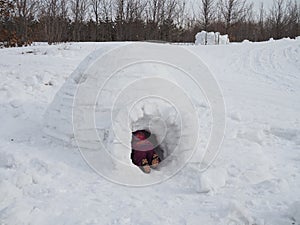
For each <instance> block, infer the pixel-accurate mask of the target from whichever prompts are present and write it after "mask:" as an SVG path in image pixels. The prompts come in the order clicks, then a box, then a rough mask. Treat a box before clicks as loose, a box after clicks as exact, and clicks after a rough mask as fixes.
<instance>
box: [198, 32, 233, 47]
mask: <svg viewBox="0 0 300 225" xmlns="http://www.w3.org/2000/svg"><path fill="white" fill-rule="evenodd" d="M195 44H196V45H226V44H229V38H228V35H227V34H226V35H221V34H220V33H219V32H206V31H201V32H199V33H197V34H196V36H195Z"/></svg>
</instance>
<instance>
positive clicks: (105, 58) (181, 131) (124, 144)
mask: <svg viewBox="0 0 300 225" xmlns="http://www.w3.org/2000/svg"><path fill="white" fill-rule="evenodd" d="M99 46H100V47H99V49H98V50H96V51H95V52H93V53H91V54H90V55H89V56H87V57H86V58H85V59H84V60H83V62H82V63H81V64H80V65H79V66H78V68H77V69H76V70H75V71H74V72H73V74H71V75H70V77H69V78H68V79H67V80H66V82H65V84H64V85H63V86H62V87H61V89H60V90H59V91H58V93H57V94H56V96H55V98H54V100H53V102H52V103H51V105H50V106H49V108H48V109H47V112H46V114H45V126H44V127H45V128H44V131H45V132H46V133H47V134H49V135H50V136H52V137H55V138H57V139H60V140H63V141H64V142H66V143H68V144H70V145H74V146H78V148H79V150H80V152H81V154H82V156H83V158H84V159H85V161H86V162H87V163H88V164H89V166H90V167H91V168H92V169H94V170H95V171H96V172H97V173H99V174H100V175H102V176H103V177H105V178H107V179H109V180H111V181H113V182H116V183H120V184H125V185H133V186H143V185H149V184H153V183H158V182H161V181H163V180H166V179H168V178H169V177H171V176H172V175H174V174H176V172H178V171H179V170H180V169H181V168H183V167H184V166H185V164H186V163H187V162H188V161H189V160H191V159H192V158H193V159H194V160H195V161H196V162H200V161H201V162H202V163H203V165H207V164H208V162H209V161H211V160H212V159H213V157H215V151H216V150H214V149H216V146H217V145H218V144H219V143H220V140H219V139H220V137H221V133H220V129H217V128H220V127H221V128H222V127H224V124H223V123H224V121H223V119H222V118H223V117H222V116H220V115H222V113H223V114H225V113H224V105H223V99H222V95H221V92H220V91H219V88H218V85H217V83H216V82H215V80H214V78H213V77H212V76H211V74H210V72H209V70H208V69H207V67H206V66H205V65H204V64H203V63H202V62H201V60H199V58H198V57H197V56H196V55H195V54H194V53H193V52H191V51H190V50H188V49H186V48H185V47H182V46H178V45H171V44H153V43H104V44H101V45H99ZM220 105H221V107H220ZM216 124H217V126H215V125H216ZM137 130H147V131H149V132H150V133H151V134H154V135H155V137H156V140H157V143H158V144H159V145H160V146H161V148H162V149H163V150H164V151H163V154H164V160H163V161H162V162H161V163H160V165H159V168H158V170H155V171H153V172H151V174H144V173H143V172H141V171H140V170H139V169H138V168H137V167H136V166H135V165H134V164H133V163H132V161H131V158H130V156H131V151H132V149H131V148H132V147H131V138H132V132H134V131H137ZM221 131H222V129H221ZM214 132H215V133H216V134H217V136H219V139H215V140H213V137H215V136H216V135H212V133H214Z"/></svg>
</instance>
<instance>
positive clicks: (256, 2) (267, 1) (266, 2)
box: [187, 0, 300, 10]
mask: <svg viewBox="0 0 300 225" xmlns="http://www.w3.org/2000/svg"><path fill="white" fill-rule="evenodd" d="M187 1H190V2H194V3H197V2H200V0H187ZM247 1H248V2H249V3H250V2H253V3H254V9H255V10H258V9H259V7H260V3H261V2H263V3H264V8H265V9H266V10H268V9H269V8H270V7H271V6H272V4H273V1H275V0H247ZM286 1H287V0H286ZM293 1H294V0H293ZM296 2H297V3H299V4H300V0H296Z"/></svg>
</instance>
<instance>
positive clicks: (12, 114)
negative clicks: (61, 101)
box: [0, 39, 300, 225]
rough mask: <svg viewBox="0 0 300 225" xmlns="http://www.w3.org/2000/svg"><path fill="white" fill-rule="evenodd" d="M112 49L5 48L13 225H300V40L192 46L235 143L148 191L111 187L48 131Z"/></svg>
mask: <svg viewBox="0 0 300 225" xmlns="http://www.w3.org/2000/svg"><path fill="white" fill-rule="evenodd" d="M101 45H105V44H101V43H67V44H59V45H54V46H48V45H46V44H44V43H36V44H35V45H34V46H31V47H24V48H11V49H0V78H1V79H0V84H1V85H0V123H1V126H0V224H1V225H2V224H3V225H14V224H16V225H17V224H18V225H20V224H34V225H35V224H36V225H40V224H70V225H75V224H90V225H92V224H95V225H96V224H118V225H119V224H122V225H123V224H140V225H148V224H166V225H167V224H170V225H174V224H180V225H182V224H195V225H197V224H206V225H210V224H212V225H215V224H219V225H289V224H290V225H292V224H293V225H297V224H298V225H299V224H300V39H297V40H290V39H283V40H279V41H269V42H262V43H251V42H243V43H240V44H237V43H231V44H229V45H223V46H190V45H189V46H185V47H184V48H187V49H189V50H190V51H192V52H194V53H195V54H196V55H198V56H199V57H200V58H201V60H202V61H203V62H204V63H205V64H206V65H207V66H208V68H209V69H210V71H211V72H212V74H213V75H214V76H215V77H216V79H217V80H218V82H219V84H220V87H221V89H222V91H223V94H224V99H225V104H226V111H227V112H226V132H225V137H224V142H223V144H222V147H221V151H220V154H219V155H218V157H217V159H216V161H215V162H214V163H213V165H212V166H211V167H210V168H209V169H208V170H207V171H206V172H205V173H203V174H199V172H198V170H197V169H195V168H196V164H197V162H194V161H193V162H190V163H188V164H187V165H186V167H185V168H184V169H182V170H181V171H180V172H179V173H178V174H177V175H175V176H174V177H172V178H171V179H169V180H167V181H165V182H163V183H160V184H156V185H153V186H148V187H140V188H134V187H126V186H122V185H117V184H114V183H111V182H109V181H107V180H106V179H104V178H102V177H101V176H99V175H97V174H96V173H94V172H93V171H92V170H91V169H90V167H89V166H88V165H87V164H86V163H85V161H84V160H83V159H82V157H81V154H80V153H79V151H78V150H77V148H75V147H72V146H71V145H67V144H66V143H64V142H62V141H59V140H56V139H54V138H52V137H49V136H47V135H46V134H45V133H44V132H43V129H44V123H45V121H44V114H45V112H46V110H47V108H48V106H49V105H50V103H51V102H52V100H53V99H54V97H55V94H56V93H57V92H58V91H59V89H60V88H61V87H62V85H63V84H64V82H65V81H66V79H67V78H68V77H69V76H70V74H71V73H72V72H73V71H74V70H75V69H76V67H77V66H78V65H79V63H80V62H81V61H82V60H83V59H84V58H85V57H86V56H88V55H89V54H90V53H91V52H93V51H94V50H96V49H98V48H99V46H101ZM150 176H151V175H150ZM199 179H200V181H199ZM199 185H200V186H201V187H200V188H199Z"/></svg>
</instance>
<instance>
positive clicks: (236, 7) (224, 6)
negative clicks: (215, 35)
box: [218, 0, 249, 33]
mask: <svg viewBox="0 0 300 225" xmlns="http://www.w3.org/2000/svg"><path fill="white" fill-rule="evenodd" d="M218 7H219V10H220V13H221V16H222V18H223V19H224V22H225V32H226V33H229V32H230V29H231V27H232V26H233V25H234V24H235V23H237V22H239V21H242V20H244V18H245V16H246V12H247V7H248V8H249V6H247V4H246V0H219V2H218Z"/></svg>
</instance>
